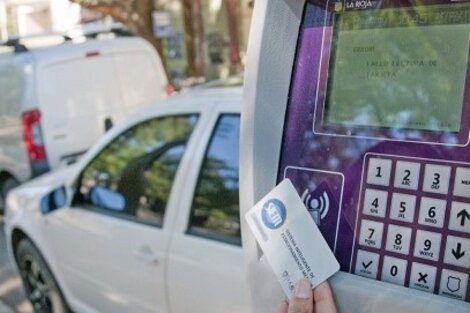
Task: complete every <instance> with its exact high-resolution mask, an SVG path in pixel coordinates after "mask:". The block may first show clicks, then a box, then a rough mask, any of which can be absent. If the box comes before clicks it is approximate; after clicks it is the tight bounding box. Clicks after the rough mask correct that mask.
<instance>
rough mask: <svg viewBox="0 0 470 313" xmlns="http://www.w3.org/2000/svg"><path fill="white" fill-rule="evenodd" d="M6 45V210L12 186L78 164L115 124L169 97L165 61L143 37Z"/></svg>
mask: <svg viewBox="0 0 470 313" xmlns="http://www.w3.org/2000/svg"><path fill="white" fill-rule="evenodd" d="M36 42H37V38H36ZM0 48H2V50H5V48H7V50H8V51H7V52H5V51H4V52H3V53H0V213H1V211H2V209H3V207H4V199H5V196H6V194H7V192H8V191H9V190H10V189H11V188H12V187H14V186H16V185H18V184H19V183H20V182H24V181H26V180H27V179H29V178H31V177H35V176H38V175H39V174H42V173H44V172H46V171H48V170H50V169H56V168H58V167H59V166H60V165H63V164H68V163H72V162H74V161H75V160H76V159H77V157H78V156H80V155H82V154H83V153H84V152H85V151H86V150H87V149H88V148H89V147H90V146H91V145H92V144H93V143H95V142H96V140H97V139H98V138H99V137H100V136H102V135H103V133H104V132H105V131H106V129H107V128H109V127H111V126H112V124H115V123H118V122H120V121H122V120H124V119H125V117H127V116H129V114H131V113H135V112H137V111H138V110H139V109H142V108H143V107H145V106H147V105H149V104H150V103H153V102H155V100H159V99H162V98H164V97H165V96H166V90H167V89H166V88H167V84H168V81H167V78H166V76H165V72H164V70H163V67H162V64H161V60H160V58H159V56H158V55H157V53H156V52H155V49H153V48H152V47H151V45H150V44H149V43H147V42H146V41H145V40H143V39H139V38H136V37H126V38H124V37H117V38H114V39H106V40H88V41H85V42H81V43H74V42H72V41H70V40H68V41H65V42H64V43H63V44H59V45H57V44H56V45H54V46H49V47H46V48H37V49H32V50H28V48H27V47H26V46H25V44H23V43H22V41H21V40H20V39H17V40H13V41H9V42H7V43H4V44H3V46H1V45H0Z"/></svg>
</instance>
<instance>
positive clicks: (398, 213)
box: [390, 193, 416, 222]
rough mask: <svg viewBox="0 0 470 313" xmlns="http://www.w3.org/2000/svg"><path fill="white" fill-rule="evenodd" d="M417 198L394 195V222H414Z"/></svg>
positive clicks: (399, 194)
mask: <svg viewBox="0 0 470 313" xmlns="http://www.w3.org/2000/svg"><path fill="white" fill-rule="evenodd" d="M415 207H416V196H413V195H406V194H402V193H394V194H393V196H392V207H391V209H390V218H391V219H392V220H397V221H404V222H413V219H414V216H415Z"/></svg>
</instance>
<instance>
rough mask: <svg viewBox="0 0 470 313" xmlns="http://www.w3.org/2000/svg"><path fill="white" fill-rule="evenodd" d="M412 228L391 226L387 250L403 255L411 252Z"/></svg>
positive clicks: (389, 227) (386, 245)
mask: <svg viewBox="0 0 470 313" xmlns="http://www.w3.org/2000/svg"><path fill="white" fill-rule="evenodd" d="M410 242H411V228H408V227H402V226H397V225H389V226H388V231H387V242H386V244H385V249H386V250H387V251H392V252H396V253H401V254H408V252H409V251H410Z"/></svg>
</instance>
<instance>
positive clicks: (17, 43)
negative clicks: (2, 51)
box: [0, 27, 135, 53]
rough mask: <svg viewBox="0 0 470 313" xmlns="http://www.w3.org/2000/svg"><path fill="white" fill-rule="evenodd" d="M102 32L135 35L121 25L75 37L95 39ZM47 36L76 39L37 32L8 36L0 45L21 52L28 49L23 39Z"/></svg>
mask: <svg viewBox="0 0 470 313" xmlns="http://www.w3.org/2000/svg"><path fill="white" fill-rule="evenodd" d="M103 34H114V35H115V36H117V37H133V36H135V34H134V33H132V32H130V31H128V30H127V29H124V28H122V27H112V28H109V29H102V30H96V31H91V32H84V33H83V34H80V35H79V36H77V37H82V38H83V37H84V38H85V39H96V38H98V36H99V35H103ZM49 36H57V37H61V38H62V39H63V40H64V42H69V41H73V40H74V39H76V37H75V36H73V37H71V36H69V35H64V34H60V33H45V34H38V35H31V36H24V37H13V38H9V39H8V40H7V41H4V42H0V46H5V47H11V48H13V52H14V53H23V52H28V51H29V50H30V49H28V47H27V45H25V44H24V41H25V40H27V39H37V38H47V37H49Z"/></svg>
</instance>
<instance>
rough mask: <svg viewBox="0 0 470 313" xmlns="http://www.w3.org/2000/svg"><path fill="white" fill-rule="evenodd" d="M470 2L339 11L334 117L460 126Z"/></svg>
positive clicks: (355, 122) (418, 126)
mask: <svg viewBox="0 0 470 313" xmlns="http://www.w3.org/2000/svg"><path fill="white" fill-rule="evenodd" d="M469 37H470V6H468V5H462V6H453V7H451V8H449V7H441V6H437V7H436V6H435V7H422V8H413V9H384V10H370V11H350V12H348V11H346V12H342V13H340V14H338V15H337V17H336V20H335V26H334V41H333V42H334V44H333V50H332V54H331V61H330V71H329V79H328V91H327V100H326V111H325V116H324V122H326V124H327V125H341V126H346V127H347V126H368V127H385V128H403V129H412V130H427V131H442V132H458V131H459V130H460V123H461V115H462V105H463V99H464V92H465V84H466V76H467V65H468V55H469Z"/></svg>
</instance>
